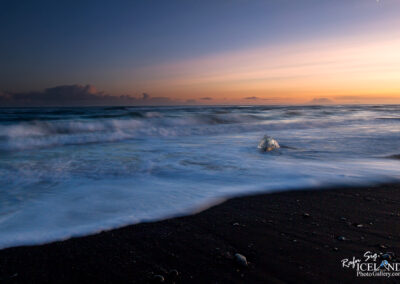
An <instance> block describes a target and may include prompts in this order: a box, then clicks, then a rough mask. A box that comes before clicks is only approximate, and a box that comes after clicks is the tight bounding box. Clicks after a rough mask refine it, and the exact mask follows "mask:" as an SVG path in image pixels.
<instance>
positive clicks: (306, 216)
mask: <svg viewBox="0 0 400 284" xmlns="http://www.w3.org/2000/svg"><path fill="white" fill-rule="evenodd" d="M303 217H304V218H310V217H311V216H310V214H308V213H303Z"/></svg>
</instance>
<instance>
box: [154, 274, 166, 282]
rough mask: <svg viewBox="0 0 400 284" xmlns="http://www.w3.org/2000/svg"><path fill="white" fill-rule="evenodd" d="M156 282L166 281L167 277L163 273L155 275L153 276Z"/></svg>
mask: <svg viewBox="0 0 400 284" xmlns="http://www.w3.org/2000/svg"><path fill="white" fill-rule="evenodd" d="M153 281H154V283H164V281H165V279H164V276H162V275H154V276H153Z"/></svg>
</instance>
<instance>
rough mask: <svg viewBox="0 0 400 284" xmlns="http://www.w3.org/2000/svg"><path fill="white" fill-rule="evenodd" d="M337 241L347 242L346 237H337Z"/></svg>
mask: <svg viewBox="0 0 400 284" xmlns="http://www.w3.org/2000/svg"><path fill="white" fill-rule="evenodd" d="M337 239H338V240H339V241H347V239H346V237H344V236H339V237H337Z"/></svg>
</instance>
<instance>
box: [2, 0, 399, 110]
mask: <svg viewBox="0 0 400 284" xmlns="http://www.w3.org/2000/svg"><path fill="white" fill-rule="evenodd" d="M399 15H400V1H399V0H379V1H377V0H335V1H333V0H253V1H251V0H212V1H207V0H171V1H167V0H158V1H156V0H137V1H105V0H97V1H85V0H81V1H63V0H59V1H40V0H38V1H23V0H22V1H14V0H1V1H0V37H1V44H0V64H1V66H0V106H7V105H23V106H30V105H32V106H39V105H69V104H71V105H102V104H107V105H108V104H115V105H120V104H129V105H131V104H132V105H136V104H137V105H143V104H169V105H171V104H307V103H316V104H325V103H400V52H399V50H400V17H399Z"/></svg>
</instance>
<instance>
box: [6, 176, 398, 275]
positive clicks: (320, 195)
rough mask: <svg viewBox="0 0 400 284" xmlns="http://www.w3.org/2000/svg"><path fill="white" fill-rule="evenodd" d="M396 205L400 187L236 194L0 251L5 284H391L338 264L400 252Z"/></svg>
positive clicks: (381, 186) (338, 188)
mask: <svg viewBox="0 0 400 284" xmlns="http://www.w3.org/2000/svg"><path fill="white" fill-rule="evenodd" d="M399 205H400V184H384V185H377V186H369V187H337V188H335V189H323V190H315V189H309V190H307V189H306V190H292V191H283V192H276V193H267V194H259V195H251V196H240V197H235V198H231V199H228V200H227V201H225V202H222V203H220V204H217V205H215V206H213V207H211V208H209V209H206V210H205V211H201V212H199V213H196V214H194V215H189V216H184V217H176V218H172V219H166V220H162V221H158V222H149V223H140V224H135V225H130V226H126V227H123V228H119V229H114V230H111V231H104V232H100V233H98V234H95V235H90V236H85V237H77V238H72V239H68V240H64V241H58V242H54V243H49V244H44V245H37V246H23V247H12V248H6V249H3V250H0V282H1V283H71V282H72V283H73V282H75V283H81V282H86V283H87V282H91V283H151V282H156V283H157V281H158V280H160V278H157V277H155V275H162V276H163V277H164V279H165V281H164V283H173V282H175V283H267V282H268V283H271V282H272V283H288V282H289V283H295V282H296V283H303V282H308V283H309V282H324V283H338V282H340V283H347V282H354V281H356V282H358V281H360V282H365V281H367V282H368V281H369V282H374V283H376V282H383V281H385V283H386V282H388V281H389V282H390V281H395V280H397V278H389V279H387V278H384V277H368V278H357V277H356V271H355V270H353V269H350V268H343V267H342V263H341V260H342V259H345V258H352V257H353V256H355V257H358V258H362V256H363V254H364V253H365V252H366V251H371V252H376V253H387V252H393V253H394V254H395V255H399V256H400V237H399V236H398V232H399V227H400V225H398V223H399V221H400V209H399ZM236 253H240V254H242V255H244V256H245V257H246V258H247V261H248V266H247V267H245V266H241V265H240V263H238V262H237V261H235V254H236ZM176 272H177V273H176ZM176 274H178V275H176Z"/></svg>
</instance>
